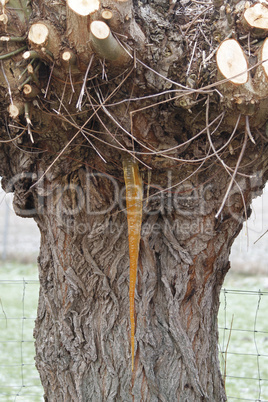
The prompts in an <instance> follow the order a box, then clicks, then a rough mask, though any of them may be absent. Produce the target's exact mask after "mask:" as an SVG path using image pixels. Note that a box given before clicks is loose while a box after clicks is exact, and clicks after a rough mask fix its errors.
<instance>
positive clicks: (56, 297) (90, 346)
mask: <svg viewBox="0 0 268 402" xmlns="http://www.w3.org/2000/svg"><path fill="white" fill-rule="evenodd" d="M227 3H228V4H226V2H225V1H218V0H217V1H216V0H214V1H212V2H203V3H202V2H187V1H180V2H178V1H171V2H170V3H169V4H168V2H159V1H156V0H151V1H150V2H149V3H148V4H147V2H145V1H142V2H138V1H136V0H133V1H131V0H126V1H123V0H121V1H119V0H105V1H102V2H98V1H90V0H88V1H83V2H82V1H77V2H76V1H71V0H70V1H67V2H65V1H54V0H33V1H31V2H29V1H27V0H8V1H6V2H5V1H4V2H3V1H2V3H1V15H0V29H1V38H0V40H1V43H2V44H1V55H0V59H1V71H0V84H1V93H0V97H1V98H0V102H1V110H2V113H1V116H0V121H1V132H0V136H1V137H0V138H1V142H0V155H1V159H0V174H1V176H2V186H3V188H4V189H5V190H6V191H8V192H14V208H15V211H16V212H17V214H19V215H21V216H25V217H33V218H34V219H35V220H36V222H37V224H38V226H39V228H40V232H41V248H40V257H39V275H40V299H39V306H38V315H37V320H36V327H35V338H36V365H37V368H38V370H39V373H40V377H41V380H42V384H43V387H44V399H45V400H46V401H57V402H59V401H83V402H84V401H124V402H126V401H133V400H134V401H150V402H153V401H169V402H170V401H224V400H226V396H225V390H224V385H223V381H222V378H221V374H220V370H219V362H218V347H217V334H218V332H217V314H218V307H219V294H220V289H221V285H222V283H223V280H224V277H225V275H226V273H227V271H228V270H229V267H230V266H229V261H228V259H229V253H230V248H231V245H232V243H233V241H234V239H235V237H236V236H237V234H238V233H239V231H240V229H241V227H242V222H243V221H244V220H245V219H246V217H247V216H249V214H250V203H251V200H252V198H253V197H255V196H257V195H259V194H261V190H262V188H263V186H264V183H265V181H266V180H267V155H268V147H267V128H266V127H267V95H268V82H267V62H265V60H266V54H267V43H266V42H265V41H264V38H265V36H266V32H267V30H265V27H263V24H260V26H259V25H258V26H256V27H254V21H255V19H254V17H252V15H253V16H254V15H256V12H258V13H259V14H258V19H261V18H263V19H265V13H263V8H265V7H266V6H264V4H263V5H262V6H261V7H259V8H258V9H257V11H256V8H255V9H254V10H250V12H249V11H248V12H247V13H246V10H247V8H248V6H249V5H251V4H250V3H251V2H248V1H240V2H237V1H228V2H227ZM260 10H261V11H260ZM245 13H246V14H245ZM262 13H263V14H262ZM245 20H246V21H247V23H245ZM251 32H254V35H253V37H252V36H251ZM263 43H264V44H263ZM265 43H266V44H265ZM237 49H239V50H238V52H237ZM230 52H233V53H234V54H235V58H234V60H236V59H237V62H236V61H235V62H233V58H230V57H229V55H230V54H231V53H230ZM225 55H226V57H225ZM240 61H242V63H241V64H240ZM237 63H238V64H239V66H240V67H238V68H237ZM241 66H244V67H245V68H248V69H249V71H248V72H246V71H244V70H243V69H242V70H241ZM239 77H240V79H239ZM127 154H130V155H132V157H133V158H134V159H135V160H136V162H138V164H139V169H140V172H141V174H142V175H143V193H144V194H143V198H144V203H143V223H142V229H141V242H140V255H139V262H138V265H139V268H138V277H137V283H136V294H135V305H136V334H135V361H134V370H133V372H132V370H131V349H130V320H129V299H128V294H129V288H128V286H129V256H128V234H127V233H128V232H127V216H126V209H125V200H124V198H125V195H124V175H123V168H122V159H123V158H124V157H125V156H126V155H127Z"/></svg>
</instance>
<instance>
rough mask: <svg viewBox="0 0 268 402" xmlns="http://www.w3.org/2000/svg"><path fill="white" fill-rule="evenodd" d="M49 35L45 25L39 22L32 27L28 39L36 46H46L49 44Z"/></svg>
mask: <svg viewBox="0 0 268 402" xmlns="http://www.w3.org/2000/svg"><path fill="white" fill-rule="evenodd" d="M48 35H49V31H48V27H47V26H46V25H45V24H43V23H41V22H38V23H36V24H33V25H32V26H31V28H30V30H29V34H28V39H29V41H30V43H33V44H34V45H39V46H46V44H47V42H48Z"/></svg>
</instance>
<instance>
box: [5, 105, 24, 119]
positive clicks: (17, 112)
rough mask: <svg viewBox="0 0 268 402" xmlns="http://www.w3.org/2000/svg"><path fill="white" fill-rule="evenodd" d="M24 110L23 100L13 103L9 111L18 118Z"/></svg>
mask: <svg viewBox="0 0 268 402" xmlns="http://www.w3.org/2000/svg"><path fill="white" fill-rule="evenodd" d="M23 112H24V104H23V103H22V102H19V103H11V104H10V105H9V106H8V113H9V116H10V117H11V118H12V119H17V118H18V117H19V116H21V115H22V114H23Z"/></svg>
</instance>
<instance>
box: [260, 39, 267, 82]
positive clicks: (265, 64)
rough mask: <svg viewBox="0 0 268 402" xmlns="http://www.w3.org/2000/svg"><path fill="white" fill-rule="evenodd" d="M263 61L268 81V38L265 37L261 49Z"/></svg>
mask: <svg viewBox="0 0 268 402" xmlns="http://www.w3.org/2000/svg"><path fill="white" fill-rule="evenodd" d="M261 61H262V62H263V63H262V68H263V70H264V72H265V75H266V80H267V81H268V38H266V39H265V41H264V42H263V45H262V49H261Z"/></svg>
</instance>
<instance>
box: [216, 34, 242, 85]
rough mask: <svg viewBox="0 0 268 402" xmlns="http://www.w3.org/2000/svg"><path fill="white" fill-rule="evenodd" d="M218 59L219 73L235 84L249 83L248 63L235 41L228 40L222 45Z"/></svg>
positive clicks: (218, 52)
mask: <svg viewBox="0 0 268 402" xmlns="http://www.w3.org/2000/svg"><path fill="white" fill-rule="evenodd" d="M216 59H217V65H218V69H219V71H220V72H221V73H222V75H223V76H224V77H225V78H227V79H228V80H229V81H231V82H232V83H233V84H237V85H241V84H245V83H246V82H247V81H248V79H249V74H248V71H247V69H248V63H247V60H246V57H245V54H244V52H243V49H242V48H241V46H240V45H239V43H238V42H237V41H236V40H235V39H226V40H225V41H223V42H222V43H221V45H220V46H219V49H218V51H217V55H216Z"/></svg>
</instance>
